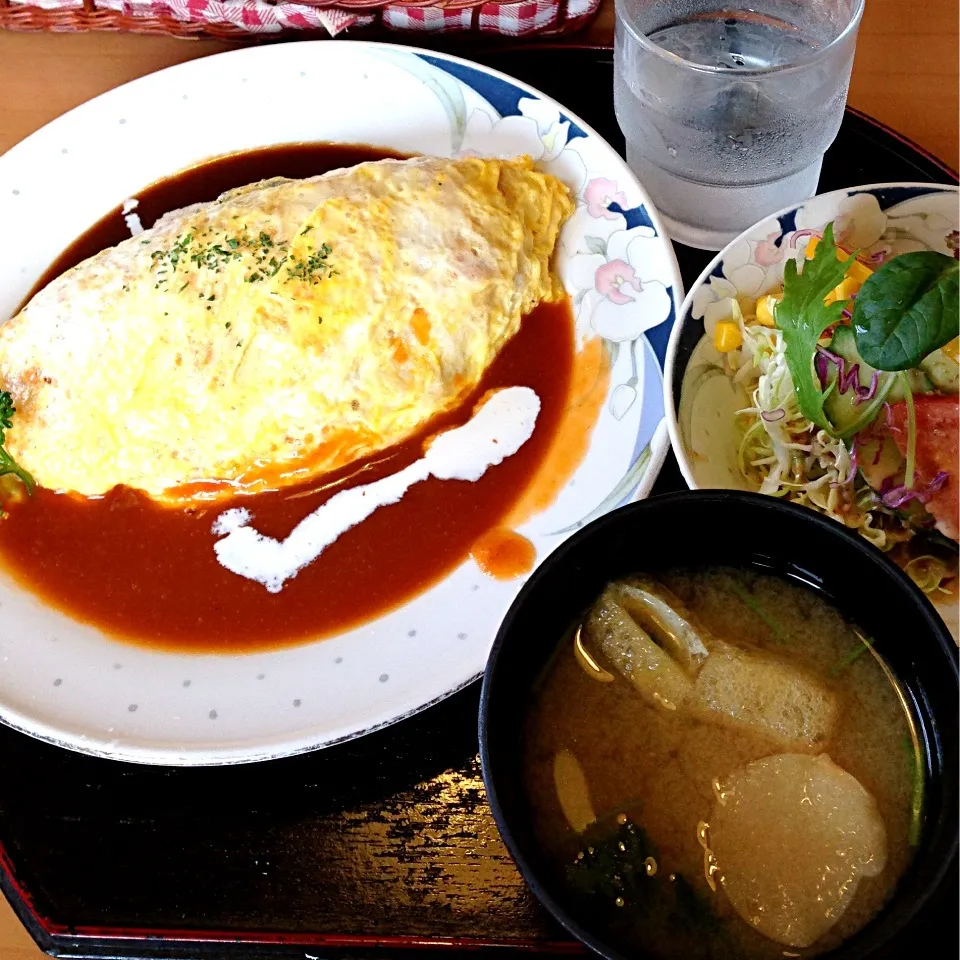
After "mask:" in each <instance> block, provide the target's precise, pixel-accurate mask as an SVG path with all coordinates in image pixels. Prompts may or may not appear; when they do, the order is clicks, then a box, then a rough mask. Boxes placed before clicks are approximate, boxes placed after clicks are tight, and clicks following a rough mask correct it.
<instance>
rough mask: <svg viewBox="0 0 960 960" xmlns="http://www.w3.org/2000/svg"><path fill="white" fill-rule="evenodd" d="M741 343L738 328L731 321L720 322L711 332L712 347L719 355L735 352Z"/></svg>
mask: <svg viewBox="0 0 960 960" xmlns="http://www.w3.org/2000/svg"><path fill="white" fill-rule="evenodd" d="M742 343H743V334H741V333H740V326H739V325H738V324H736V323H734V322H733V321H732V320H721V321H720V322H719V323H718V324H717V326H716V328H715V329H714V331H713V345H714V346H715V347H716V348H717V350H719V351H720V353H729V352H730V351H731V350H736V349H737V347H739V346H740V345H741V344H742Z"/></svg>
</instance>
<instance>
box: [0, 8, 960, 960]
mask: <svg viewBox="0 0 960 960" xmlns="http://www.w3.org/2000/svg"><path fill="white" fill-rule="evenodd" d="M603 2H604V6H603V9H602V10H601V11H600V14H599V16H598V17H597V20H596V21H595V22H594V24H593V25H592V26H591V27H590V28H589V29H588V30H587V31H586V32H585V33H582V34H580V35H579V36H577V37H572V38H570V42H590V43H597V44H606V43H610V42H612V36H613V2H612V0H603ZM910 12H911V14H912V15H911V16H910V17H905V16H904V4H903V2H902V0H869V3H868V4H867V11H866V14H865V16H864V19H863V24H862V26H861V28H860V37H859V41H858V45H857V57H856V62H855V64H854V69H853V79H852V81H851V85H850V97H849V102H850V104H851V105H852V106H855V107H858V108H860V109H861V110H864V111H865V112H867V113H869V114H870V115H872V116H874V117H876V118H877V119H878V120H881V121H883V122H884V123H886V124H888V125H889V126H891V127H893V128H894V129H896V130H898V131H900V132H901V133H903V134H905V135H906V136H908V137H910V138H911V139H912V140H914V141H916V142H917V143H918V144H920V145H921V146H922V147H925V148H926V149H927V150H929V151H931V152H932V153H934V154H936V155H937V156H939V157H940V158H941V159H943V160H945V161H947V162H948V163H949V164H950V165H951V166H953V167H954V168H956V167H957V166H958V165H960V164H958V152H960V151H958V24H957V8H956V2H955V0H927V2H926V3H924V4H922V5H917V6H916V8H911V11H910ZM234 46H235V44H230V43H223V42H218V41H187V40H177V39H173V38H169V39H167V38H162V37H137V36H118V35H113V34H74V35H71V34H40V33H36V34H27V33H0V153H3V152H4V151H5V150H7V149H9V148H10V147H12V146H13V145H14V144H15V143H17V142H18V141H19V140H21V139H23V137H25V136H27V134H29V133H31V132H32V131H33V130H36V129H37V128H38V127H40V126H42V125H43V124H44V123H47V122H48V121H49V120H52V119H53V118H54V117H57V116H59V115H60V114H61V113H63V112H64V111H66V110H69V109H70V108H71V107H74V106H76V105H77V104H80V103H83V102H84V101H86V100H89V99H90V98H91V97H95V96H97V95H98V94H100V93H103V92H104V91H105V90H109V89H111V88H112V87H115V86H117V85H119V84H121V83H125V82H126V81H128V80H132V79H134V78H135V77H139V76H142V75H144V74H146V73H151V72H153V71H154V70H159V69H161V68H163V67H168V66H171V65H172V64H175V63H180V62H182V61H184V60H191V59H194V58H196V57H203V56H208V55H209V54H212V53H220V52H221V51H224V50H229V49H233V48H234ZM42 956H43V954H41V953H40V951H39V950H37V948H36V947H35V946H34V944H33V942H32V940H31V939H30V937H29V936H28V935H27V934H26V932H25V931H24V930H23V928H22V927H21V926H20V924H19V922H18V920H17V919H16V917H15V916H14V914H13V912H12V911H11V910H10V908H9V906H8V905H7V903H6V901H4V900H3V899H2V898H0V960H39V958H41V957H42Z"/></svg>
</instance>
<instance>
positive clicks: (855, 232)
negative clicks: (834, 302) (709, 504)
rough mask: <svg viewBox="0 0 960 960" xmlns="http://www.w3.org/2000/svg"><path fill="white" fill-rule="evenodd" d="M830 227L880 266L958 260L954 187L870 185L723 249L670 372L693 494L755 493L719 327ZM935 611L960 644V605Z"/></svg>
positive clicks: (678, 327)
mask: <svg viewBox="0 0 960 960" xmlns="http://www.w3.org/2000/svg"><path fill="white" fill-rule="evenodd" d="M831 222H833V224H834V236H835V239H836V242H837V244H838V245H839V246H840V247H842V248H843V249H845V250H858V251H860V254H859V256H860V259H861V260H869V261H870V262H872V264H875V265H878V264H881V263H883V262H885V261H886V260H888V259H890V258H891V257H893V256H896V255H898V254H901V253H908V252H911V251H916V250H936V251H939V252H940V253H943V254H946V255H948V256H952V257H957V256H958V253H960V250H958V248H960V232H958V231H960V211H958V190H957V188H956V187H950V186H944V185H939V184H920V183H887V184H874V185H870V186H862V187H852V188H848V189H843V190H837V191H834V192H832V193H827V194H823V195H821V196H817V197H813V198H812V199H810V200H807V201H805V202H803V203H801V204H799V205H797V206H793V207H789V208H787V209H786V210H783V211H781V212H780V213H778V214H774V215H772V216H770V217H768V218H767V219H766V220H763V221H761V222H760V223H758V224H756V225H755V226H754V227H752V228H750V229H749V230H747V231H745V232H744V233H743V234H741V235H740V236H739V237H737V238H736V239H735V240H734V241H733V242H731V243H730V244H729V245H728V246H727V247H726V248H725V249H723V250H721V251H720V253H719V254H717V256H716V257H715V258H714V259H713V260H712V261H711V263H710V264H709V265H708V266H707V267H706V269H705V270H704V271H703V273H702V274H701V275H700V277H699V278H698V279H697V281H696V283H695V284H694V285H693V286H692V288H691V289H690V290H689V291H688V293H687V297H686V299H685V301H684V303H683V306H682V307H681V309H680V315H679V319H678V322H677V323H676V324H675V325H674V328H673V330H672V332H671V336H670V343H669V346H668V349H667V358H666V364H665V368H664V403H665V408H666V412H667V413H666V415H667V423H668V425H669V430H670V440H671V444H672V446H673V450H674V452H675V454H676V457H677V461H678V463H679V466H680V470H681V472H682V474H683V476H684V479H685V480H686V482H687V484H688V486H689V487H690V488H691V489H698V488H699V489H734V490H737V489H739V490H748V489H753V487H751V486H750V484H749V483H748V482H747V480H745V479H744V477H743V475H742V473H741V470H740V465H739V460H738V449H739V447H740V441H741V432H740V428H739V426H738V423H737V416H736V412H737V410H738V409H739V408H741V407H743V406H744V403H743V396H742V393H741V392H739V391H737V390H736V389H734V388H733V386H732V381H731V379H730V378H729V377H727V376H713V375H711V374H712V372H713V371H719V370H720V369H721V366H722V358H721V355H720V353H719V352H718V351H717V349H716V347H715V346H714V342H713V340H714V332H715V327H716V324H717V323H718V322H720V321H722V320H724V319H728V317H729V311H730V306H729V303H730V298H734V299H738V298H747V299H749V300H752V301H756V300H757V299H758V298H760V297H761V296H763V295H764V294H768V293H776V292H778V291H779V290H780V289H782V286H783V277H784V265H785V264H786V263H787V262H788V261H789V260H795V261H797V262H798V263H799V262H802V261H803V260H804V259H805V256H806V249H807V245H808V244H809V243H810V241H811V239H812V238H819V237H820V236H822V234H823V230H824V228H825V227H826V225H827V224H828V223H831ZM705 334H709V336H705ZM938 609H940V612H941V613H942V614H943V616H944V619H945V620H947V623H948V625H949V626H950V627H951V630H952V632H953V634H954V637H957V636H958V627H957V623H956V620H957V611H956V602H955V599H954V598H953V597H951V598H949V601H947V602H946V603H944V604H938Z"/></svg>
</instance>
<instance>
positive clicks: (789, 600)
mask: <svg viewBox="0 0 960 960" xmlns="http://www.w3.org/2000/svg"><path fill="white" fill-rule="evenodd" d="M524 749H525V776H526V789H527V792H528V796H529V799H530V803H531V805H532V810H533V814H534V821H535V823H536V828H537V832H538V835H539V837H538V839H539V841H540V843H541V844H542V846H543V848H544V849H545V850H546V852H547V853H548V856H549V858H550V860H552V861H553V863H554V864H555V868H556V871H557V874H558V875H559V877H560V884H561V886H562V889H563V890H564V891H565V894H564V896H565V899H566V900H567V901H568V907H569V909H570V910H571V912H572V913H573V915H574V916H578V917H581V918H592V922H591V923H590V924H589V925H590V926H592V927H593V928H594V929H596V930H597V931H598V932H601V933H602V935H603V936H604V939H606V940H608V941H610V942H612V943H614V944H616V945H617V946H619V947H620V949H622V950H623V951H624V952H627V953H630V954H639V955H642V956H649V957H654V958H660V960H765V958H781V957H813V956H816V955H817V954H820V953H823V952H824V951H827V950H830V949H832V948H835V947H836V946H838V945H839V944H840V943H841V942H843V941H844V940H846V939H847V938H849V937H850V936H851V935H852V934H854V933H855V932H856V931H857V930H859V929H860V928H861V927H863V926H864V925H865V924H866V923H867V922H868V921H869V920H870V919H871V918H872V917H873V916H874V915H875V914H876V913H877V912H878V911H879V910H880V909H881V908H882V907H883V905H884V904H885V902H886V901H887V900H888V899H889V897H890V896H891V895H892V893H893V891H894V888H895V886H896V883H897V880H898V879H899V877H900V876H901V874H902V873H903V871H904V870H905V869H906V867H907V865H908V863H909V861H910V857H911V851H912V847H913V846H914V845H915V844H916V842H917V836H918V833H919V829H920V824H921V815H922V809H921V808H922V801H923V771H924V768H925V765H924V757H923V755H922V753H921V751H920V747H919V745H918V740H917V736H916V728H915V726H914V722H913V718H912V716H911V714H910V713H909V712H908V708H907V705H906V700H905V699H904V697H903V695H902V692H901V690H900V688H899V687H898V686H897V684H896V680H895V679H894V677H893V676H892V674H891V673H890V671H889V669H888V668H887V666H886V664H885V663H884V662H883V660H882V659H881V657H880V656H879V655H878V654H877V652H876V651H875V650H874V648H873V644H872V642H871V639H870V638H869V637H867V636H865V635H864V634H863V633H862V632H861V631H860V630H859V629H858V628H857V627H856V625H855V624H852V623H850V622H849V621H848V620H846V619H845V618H844V617H843V616H842V615H841V614H840V613H839V612H838V611H837V610H836V609H835V608H834V607H833V606H831V605H830V604H829V603H828V602H826V600H825V599H824V598H822V597H821V596H819V595H818V594H817V593H815V592H814V591H812V590H809V589H807V588H806V587H803V586H801V585H799V584H796V583H792V582H788V581H785V580H782V579H779V578H776V577H772V576H769V575H766V574H760V573H756V572H744V571H736V570H730V569H711V570H677V571H671V572H669V573H666V574H658V576H657V578H656V579H653V578H650V577H645V576H638V577H634V578H625V579H624V580H622V581H617V582H615V583H612V584H610V585H609V586H608V587H607V589H606V590H605V592H604V594H603V595H602V596H601V597H600V598H599V599H598V600H597V602H596V604H595V606H594V607H593V608H592V609H591V610H590V611H589V612H588V613H587V614H586V616H585V618H584V620H583V622H582V623H580V624H578V625H576V626H575V628H574V629H573V630H572V631H571V634H570V635H569V636H567V637H566V638H564V640H563V641H562V643H561V644H560V646H559V647H558V650H557V652H556V654H555V656H554V657H553V659H552V660H551V662H550V663H549V665H548V667H547V668H546V670H545V672H544V674H543V675H542V677H541V678H540V680H539V681H538V685H537V688H536V692H535V698H534V703H533V706H532V709H531V712H530V714H529V716H528V720H527V728H526V731H525V748H524Z"/></svg>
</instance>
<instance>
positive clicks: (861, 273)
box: [847, 260, 873, 288]
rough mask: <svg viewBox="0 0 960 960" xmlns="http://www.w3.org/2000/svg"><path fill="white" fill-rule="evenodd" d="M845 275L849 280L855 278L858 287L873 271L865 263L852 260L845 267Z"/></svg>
mask: <svg viewBox="0 0 960 960" xmlns="http://www.w3.org/2000/svg"><path fill="white" fill-rule="evenodd" d="M847 276H848V277H849V278H850V279H851V280H856V281H857V284H858V288H859V287H862V286H863V285H864V284H865V283H866V282H867V280H868V278H870V277H872V276H873V271H872V270H871V269H870V268H869V267H868V266H867V265H866V264H865V263H861V262H860V261H859V260H854V261H853V263H851V264H850V266H849V267H847Z"/></svg>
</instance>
